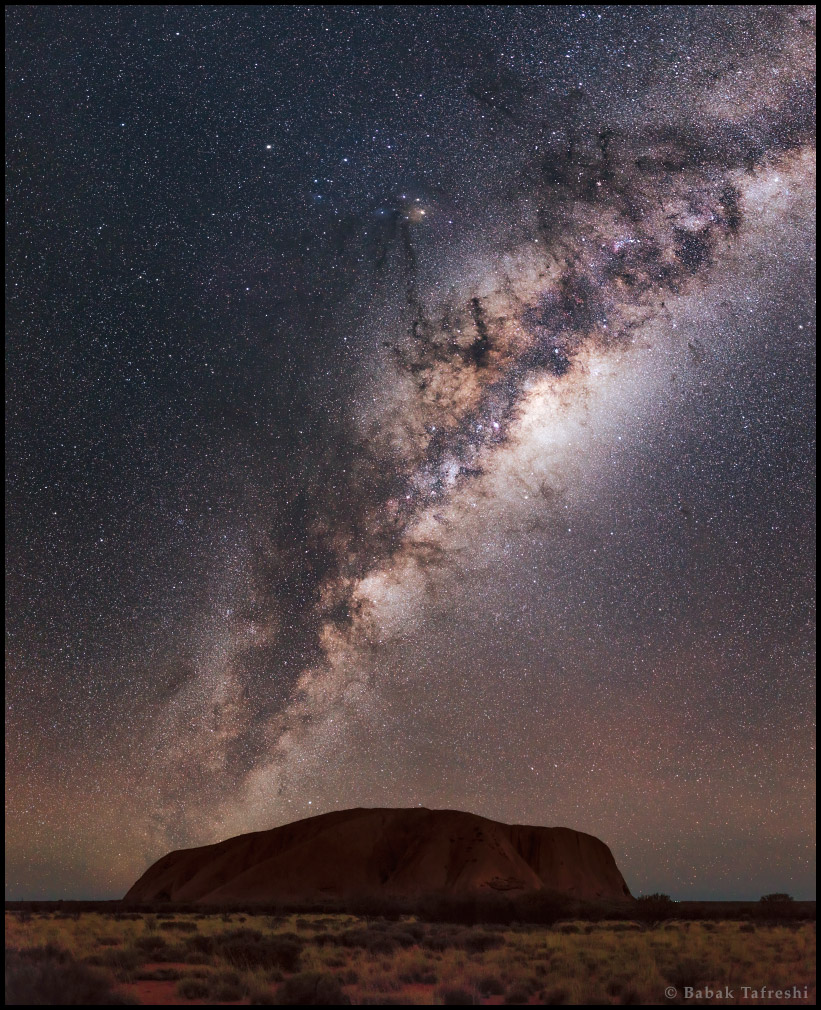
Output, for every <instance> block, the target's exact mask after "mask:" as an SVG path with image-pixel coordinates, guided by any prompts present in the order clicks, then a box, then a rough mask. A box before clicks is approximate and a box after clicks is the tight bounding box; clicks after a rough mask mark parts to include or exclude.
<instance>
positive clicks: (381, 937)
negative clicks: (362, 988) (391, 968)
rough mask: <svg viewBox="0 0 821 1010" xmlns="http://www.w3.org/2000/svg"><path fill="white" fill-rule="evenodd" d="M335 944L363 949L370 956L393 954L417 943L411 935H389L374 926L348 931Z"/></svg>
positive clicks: (339, 936)
mask: <svg viewBox="0 0 821 1010" xmlns="http://www.w3.org/2000/svg"><path fill="white" fill-rule="evenodd" d="M335 942H336V943H337V944H339V945H340V946H341V947H361V948H362V950H366V951H367V952H368V953H369V954H393V952H394V951H395V950H397V949H398V948H399V947H411V946H413V944H414V943H415V942H416V941H415V940H414V938H413V936H412V935H411V934H410V933H393V932H391V933H389V932H386V931H385V930H383V929H378V928H374V927H373V926H362V927H356V928H354V929H346V930H345V932H344V933H340V934H339V935H338V936H337V937H336V938H335Z"/></svg>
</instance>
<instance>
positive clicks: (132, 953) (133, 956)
mask: <svg viewBox="0 0 821 1010" xmlns="http://www.w3.org/2000/svg"><path fill="white" fill-rule="evenodd" d="M141 960H142V958H141V957H140V952H139V951H137V950H134V949H133V948H132V947H108V948H106V949H105V950H101V951H100V952H99V953H97V954H92V955H91V956H90V957H87V958H86V959H85V963H86V964H90V965H93V966H94V967H96V968H110V969H111V970H112V971H117V972H130V971H133V970H134V969H135V968H136V967H137V966H138V965H139V964H140V961H141Z"/></svg>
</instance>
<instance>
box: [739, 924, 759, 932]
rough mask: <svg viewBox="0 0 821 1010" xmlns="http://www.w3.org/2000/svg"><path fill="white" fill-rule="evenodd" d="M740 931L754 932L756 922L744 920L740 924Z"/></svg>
mask: <svg viewBox="0 0 821 1010" xmlns="http://www.w3.org/2000/svg"><path fill="white" fill-rule="evenodd" d="M738 931H739V932H740V933H754V932H755V924H754V923H752V922H743V923H742V924H741V926H739V930H738Z"/></svg>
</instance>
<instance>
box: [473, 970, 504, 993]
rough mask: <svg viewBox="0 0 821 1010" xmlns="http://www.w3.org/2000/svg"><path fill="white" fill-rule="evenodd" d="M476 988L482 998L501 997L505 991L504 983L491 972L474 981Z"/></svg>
mask: <svg viewBox="0 0 821 1010" xmlns="http://www.w3.org/2000/svg"><path fill="white" fill-rule="evenodd" d="M476 988H477V989H478V990H479V992H480V993H481V994H482V995H483V996H501V995H502V993H503V992H504V991H505V985H504V982H502V980H501V979H500V978H499V976H498V975H494V974H493V973H492V972H489V973H488V974H486V975H480V976H479V977H478V978H477V979H476Z"/></svg>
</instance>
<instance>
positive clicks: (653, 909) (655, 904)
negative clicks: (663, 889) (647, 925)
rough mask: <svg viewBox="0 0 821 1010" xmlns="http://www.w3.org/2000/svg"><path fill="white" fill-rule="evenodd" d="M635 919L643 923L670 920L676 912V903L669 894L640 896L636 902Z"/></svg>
mask: <svg viewBox="0 0 821 1010" xmlns="http://www.w3.org/2000/svg"><path fill="white" fill-rule="evenodd" d="M635 912H636V918H637V919H641V920H643V921H644V922H660V921H661V920H662V919H670V918H671V917H672V916H673V915H675V912H676V903H675V902H674V901H673V899H672V898H671V897H670V895H669V894H658V893H656V894H642V895H641V897H640V898H638V900H637V901H636V907H635Z"/></svg>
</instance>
